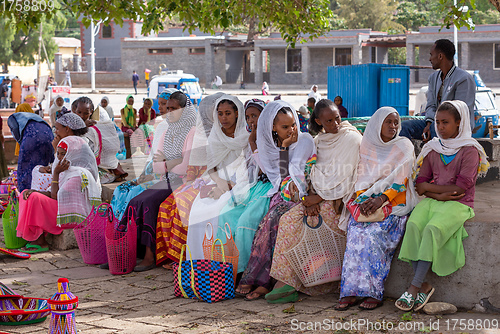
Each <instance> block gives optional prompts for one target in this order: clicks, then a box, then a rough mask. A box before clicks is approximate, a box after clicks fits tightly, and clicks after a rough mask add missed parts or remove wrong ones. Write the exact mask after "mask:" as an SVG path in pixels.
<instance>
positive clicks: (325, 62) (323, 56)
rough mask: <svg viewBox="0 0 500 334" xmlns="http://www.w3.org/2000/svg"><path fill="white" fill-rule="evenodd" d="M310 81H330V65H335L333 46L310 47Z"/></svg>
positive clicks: (320, 82) (324, 82)
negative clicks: (328, 69)
mask: <svg viewBox="0 0 500 334" xmlns="http://www.w3.org/2000/svg"><path fill="white" fill-rule="evenodd" d="M310 53H311V62H310V65H309V78H308V79H309V80H308V81H309V83H310V84H317V85H326V84H327V82H328V71H327V68H328V66H332V65H333V48H310ZM323 88H325V87H323Z"/></svg>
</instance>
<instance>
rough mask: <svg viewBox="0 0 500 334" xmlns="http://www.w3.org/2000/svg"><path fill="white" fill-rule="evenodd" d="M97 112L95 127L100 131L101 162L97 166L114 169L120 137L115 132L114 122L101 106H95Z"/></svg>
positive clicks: (116, 164) (116, 165)
mask: <svg viewBox="0 0 500 334" xmlns="http://www.w3.org/2000/svg"><path fill="white" fill-rule="evenodd" d="M97 112H98V113H99V121H98V122H97V123H96V125H95V127H96V128H97V129H98V130H99V131H100V132H101V137H102V151H101V163H100V164H99V167H102V168H106V169H115V168H117V167H118V158H117V157H116V153H118V151H120V139H119V138H118V133H117V132H116V128H115V123H114V122H113V121H112V120H111V118H110V117H109V115H108V112H107V111H106V110H105V109H104V108H103V107H101V106H99V107H97Z"/></svg>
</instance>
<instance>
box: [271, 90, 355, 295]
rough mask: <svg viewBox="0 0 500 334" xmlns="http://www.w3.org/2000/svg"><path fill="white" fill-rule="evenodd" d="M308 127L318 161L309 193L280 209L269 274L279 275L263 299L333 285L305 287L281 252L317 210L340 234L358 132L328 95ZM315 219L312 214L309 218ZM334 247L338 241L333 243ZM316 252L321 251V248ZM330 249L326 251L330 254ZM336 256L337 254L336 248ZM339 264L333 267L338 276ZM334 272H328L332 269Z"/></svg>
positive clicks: (350, 189)
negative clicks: (283, 209) (285, 208)
mask: <svg viewBox="0 0 500 334" xmlns="http://www.w3.org/2000/svg"><path fill="white" fill-rule="evenodd" d="M309 126H310V129H311V130H312V132H314V133H318V135H317V136H316V138H314V143H315V145H316V150H317V162H316V164H315V165H314V166H313V167H312V169H311V177H310V187H309V191H308V194H307V195H306V196H304V197H302V200H301V203H300V204H299V205H297V206H295V207H293V208H292V209H291V210H290V211H288V212H287V213H285V214H284V215H283V216H282V217H281V219H280V224H279V229H278V236H277V239H276V246H275V248H274V254H273V264H272V268H271V276H272V277H273V278H275V279H276V280H278V283H277V284H276V285H275V287H274V289H273V291H272V292H270V293H269V294H267V295H266V299H267V300H276V301H277V300H278V299H281V298H282V297H284V296H285V295H286V294H288V293H293V292H294V291H295V290H297V291H301V292H304V293H307V294H309V295H318V294H325V293H329V292H332V291H334V289H336V288H337V286H338V284H337V282H332V283H328V284H321V285H318V286H314V287H308V288H306V287H304V285H303V284H302V282H301V280H300V279H299V277H298V276H297V274H296V273H295V271H294V270H293V268H292V266H291V264H290V262H289V261H288V259H287V258H286V256H285V253H286V252H287V251H288V250H290V249H291V248H293V247H295V245H297V244H298V243H299V242H300V240H301V238H302V235H303V233H302V231H303V230H304V223H303V218H304V216H308V217H315V216H316V217H317V216H318V215H320V216H321V218H322V221H323V224H327V226H328V227H329V228H330V229H331V230H333V231H336V232H337V233H340V234H344V233H345V232H344V231H345V230H346V228H347V221H348V219H349V216H350V215H349V214H348V211H347V208H346V204H347V202H348V200H349V198H350V196H351V194H352V192H353V190H354V182H355V181H356V170H357V167H358V161H359V146H360V144H361V139H362V136H361V134H360V133H359V132H358V130H356V128H355V127H354V126H352V125H351V124H350V123H349V122H347V121H344V122H342V120H341V117H340V112H339V110H338V109H337V107H336V105H335V104H334V103H333V102H332V101H330V100H326V99H324V100H320V101H319V102H318V103H317V104H316V106H315V108H314V111H313V114H312V115H311V123H310V125H309ZM308 219H309V224H311V225H314V222H316V221H317V219H315V218H308ZM338 246H339V248H340V247H343V245H338ZM316 251H318V252H317V253H315V254H316V255H318V256H319V255H324V256H327V255H326V254H322V253H321V250H316ZM334 255H335V254H330V256H334ZM337 255H338V256H341V254H337ZM340 270H341V267H340V266H339V267H338V273H337V274H338V275H339V276H340ZM335 274H336V273H333V272H332V275H335Z"/></svg>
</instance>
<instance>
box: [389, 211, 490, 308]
mask: <svg viewBox="0 0 500 334" xmlns="http://www.w3.org/2000/svg"><path fill="white" fill-rule="evenodd" d="M465 229H466V230H467V233H468V234H469V237H468V238H467V239H465V240H464V248H465V266H464V267H463V268H461V269H460V270H458V271H456V272H455V273H453V274H451V275H449V276H446V277H438V276H437V275H436V274H434V273H429V274H428V276H427V278H428V281H429V283H431V284H432V285H433V286H434V287H435V288H436V292H435V293H434V295H433V296H432V299H431V301H442V302H447V303H451V304H454V305H455V306H457V307H460V308H465V309H472V308H473V307H474V305H475V304H479V302H480V301H481V299H483V298H489V297H493V296H495V295H498V291H500V280H499V279H498V278H499V277H500V266H498V260H497V258H498V240H500V223H496V222H495V223H482V222H477V221H476V222H472V221H468V222H466V223H465ZM398 255H399V248H398V249H397V250H396V254H395V255H394V260H393V262H392V267H391V271H390V274H389V277H388V279H387V282H386V284H385V289H386V291H385V296H386V297H390V298H395V299H397V298H399V296H401V294H402V293H403V292H404V291H406V289H407V288H408V286H409V285H410V281H411V279H412V277H413V269H412V267H411V265H410V264H409V263H406V262H403V261H400V260H398V259H397V256H398Z"/></svg>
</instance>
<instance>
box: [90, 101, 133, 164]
mask: <svg viewBox="0 0 500 334" xmlns="http://www.w3.org/2000/svg"><path fill="white" fill-rule="evenodd" d="M99 107H101V108H103V109H104V110H106V112H107V113H108V116H109V118H110V119H111V121H112V122H113V124H114V126H115V131H116V133H117V134H118V139H119V140H120V150H119V151H118V153H117V154H116V157H117V158H118V160H124V159H126V156H127V149H126V147H125V137H124V135H123V132H122V130H121V129H120V128H119V127H118V125H116V123H115V112H114V110H113V107H111V105H110V104H109V98H108V97H107V96H104V97H103V98H102V99H101V102H100V103H99V105H98V106H97V108H96V110H95V111H94V113H93V114H92V116H90V118H91V119H93V120H96V121H99V119H100V117H99V116H100V112H99Z"/></svg>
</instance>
